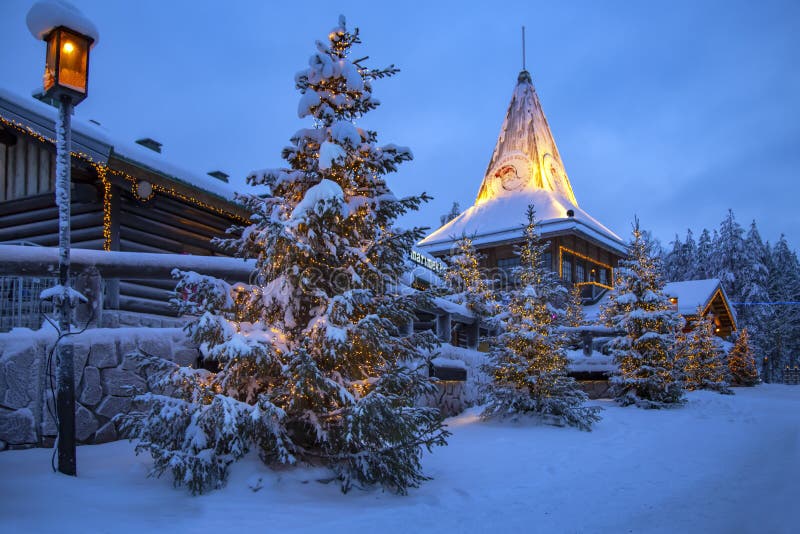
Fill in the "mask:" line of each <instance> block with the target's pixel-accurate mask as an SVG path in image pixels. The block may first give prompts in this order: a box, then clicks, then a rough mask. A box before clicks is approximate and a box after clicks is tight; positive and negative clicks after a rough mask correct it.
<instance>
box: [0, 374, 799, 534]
mask: <svg viewBox="0 0 800 534" xmlns="http://www.w3.org/2000/svg"><path fill="white" fill-rule="evenodd" d="M688 398H689V402H688V404H687V405H686V406H685V407H684V408H681V409H675V410H666V411H645V410H640V409H637V408H632V407H629V408H619V407H617V406H615V405H613V404H612V403H610V402H605V401H601V402H599V404H601V405H602V406H603V407H604V408H605V410H604V411H603V414H602V415H603V420H602V421H601V422H600V423H599V424H598V425H597V427H596V429H595V430H594V431H593V432H591V433H585V432H580V431H578V430H575V429H571V428H553V427H546V426H535V425H531V424H530V423H525V422H518V423H511V422H508V423H484V422H481V421H480V420H479V419H478V418H477V416H476V412H475V411H473V412H468V413H466V414H464V415H461V416H459V417H455V418H453V419H450V420H449V424H450V428H451V430H452V431H453V436H452V437H451V439H450V445H449V446H448V447H445V448H440V449H436V451H435V452H434V453H433V454H432V455H428V456H426V458H425V461H424V466H425V470H426V472H427V474H429V475H430V476H432V477H434V479H433V480H432V481H430V482H428V483H427V484H424V485H423V486H422V487H421V488H420V489H417V490H412V491H411V492H410V494H409V495H408V496H406V497H400V496H396V495H393V494H390V493H386V492H382V491H380V490H370V491H360V490H355V491H353V492H351V493H349V494H347V495H342V494H341V493H340V492H339V489H338V485H337V484H322V483H319V482H317V481H316V479H317V478H320V477H321V474H320V473H319V472H315V471H314V470H311V469H293V470H286V471H282V472H274V471H270V470H268V469H266V468H264V467H263V466H262V465H261V464H260V463H259V462H258V461H257V460H255V459H248V460H246V461H243V462H240V463H239V464H237V465H235V466H234V468H233V471H232V475H231V478H230V481H229V483H228V486H227V487H226V488H225V489H223V490H219V491H215V492H212V493H210V494H207V495H203V496H200V497H192V496H191V495H189V494H188V493H187V492H186V491H185V490H183V489H173V488H172V485H171V479H170V478H169V477H166V478H162V479H148V478H146V472H147V469H148V466H149V465H150V460H149V457H147V456H139V457H136V456H134V455H133V446H132V445H131V444H130V443H128V442H116V443H110V444H106V445H96V446H84V447H80V448H79V449H78V470H79V475H80V476H79V477H78V478H77V479H71V478H69V477H64V476H61V475H55V474H53V473H52V472H51V471H50V452H51V451H50V450H44V449H33V450H24V451H6V452H2V453H0V532H8V533H11V532H25V533H36V532H65V533H69V532H113V533H123V532H137V533H141V532H150V531H156V530H157V529H158V530H159V531H160V530H165V531H169V532H200V531H203V532H327V533H331V534H332V533H338V532H343V533H344V532H347V533H352V532H354V531H366V532H381V533H382V534H386V533H392V532H404V533H417V532H496V533H505V532H637V533H638V532H670V533H674V532H753V533H756V532H757V533H759V534H761V533H771V532H776V533H782V532H786V533H789V532H797V530H796V529H797V525H798V523H797V506H798V504H800V501H798V499H800V387H797V386H780V385H763V386H759V387H757V388H750V389H745V388H739V389H736V395H735V396H723V395H718V394H716V393H710V392H696V393H691V394H689V397H688ZM259 486H260V489H259V490H258V491H253V490H252V489H251V487H259Z"/></svg>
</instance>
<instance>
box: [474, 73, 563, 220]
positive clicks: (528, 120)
mask: <svg viewBox="0 0 800 534" xmlns="http://www.w3.org/2000/svg"><path fill="white" fill-rule="evenodd" d="M523 190H528V191H550V192H553V193H556V194H558V195H560V196H562V197H563V198H564V199H565V200H567V201H569V202H570V203H571V204H573V205H574V206H576V207H577V206H578V201H577V200H576V199H575V194H574V193H573V192H572V185H570V183H569V178H568V177H567V171H566V170H565V169H564V163H563V162H562V161H561V155H560V154H559V153H558V147H557V146H556V141H555V139H553V134H552V132H551V131H550V125H549V124H548V123H547V118H546V117H545V116H544V111H543V110H542V104H541V102H539V96H538V95H537V94H536V89H535V88H534V87H533V82H532V81H531V75H530V73H529V72H528V71H527V70H523V71H522V72H520V73H519V76H518V77H517V86H516V87H515V88H514V94H513V95H512V97H511V104H510V105H509V106H508V112H507V113H506V120H505V121H503V127H502V128H501V129H500V135H499V136H498V138H497V144H496V145H495V147H494V152H493V153H492V159H491V160H490V161H489V167H488V168H487V169H486V174H485V175H484V178H483V183H481V188H480V190H479V192H478V198H477V199H476V204H481V203H483V202H485V201H487V200H489V199H492V198H496V197H499V196H507V195H514V194H515V193H517V192H520V191H523Z"/></svg>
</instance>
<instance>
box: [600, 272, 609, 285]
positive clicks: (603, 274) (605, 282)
mask: <svg viewBox="0 0 800 534" xmlns="http://www.w3.org/2000/svg"><path fill="white" fill-rule="evenodd" d="M600 283H601V284H603V285H608V270H607V269H600Z"/></svg>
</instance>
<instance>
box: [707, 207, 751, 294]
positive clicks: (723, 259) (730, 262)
mask: <svg viewBox="0 0 800 534" xmlns="http://www.w3.org/2000/svg"><path fill="white" fill-rule="evenodd" d="M745 256H746V254H745V242H744V229H742V227H741V225H740V224H739V223H738V222H737V221H736V217H735V216H734V215H733V210H728V214H727V215H726V216H725V218H724V219H723V220H722V222H721V223H720V225H719V233H718V234H717V237H716V239H714V248H713V251H712V255H711V265H712V269H713V273H714V277H716V278H719V279H720V281H721V282H722V285H723V286H725V291H726V292H727V293H728V296H729V297H730V299H731V300H732V301H734V302H741V301H742V297H743V294H742V293H743V289H744V281H745V278H746V272H747V269H748V265H746V262H745V261H744V260H745Z"/></svg>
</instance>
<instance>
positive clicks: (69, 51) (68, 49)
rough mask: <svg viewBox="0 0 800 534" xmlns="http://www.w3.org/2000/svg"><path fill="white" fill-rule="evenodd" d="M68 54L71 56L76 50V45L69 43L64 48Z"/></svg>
mask: <svg viewBox="0 0 800 534" xmlns="http://www.w3.org/2000/svg"><path fill="white" fill-rule="evenodd" d="M62 49H63V50H64V52H66V53H67V54H71V53H72V52H73V51H74V50H75V45H73V44H72V43H70V42H69V41H67V42H66V43H64V46H63V48H62Z"/></svg>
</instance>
